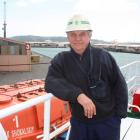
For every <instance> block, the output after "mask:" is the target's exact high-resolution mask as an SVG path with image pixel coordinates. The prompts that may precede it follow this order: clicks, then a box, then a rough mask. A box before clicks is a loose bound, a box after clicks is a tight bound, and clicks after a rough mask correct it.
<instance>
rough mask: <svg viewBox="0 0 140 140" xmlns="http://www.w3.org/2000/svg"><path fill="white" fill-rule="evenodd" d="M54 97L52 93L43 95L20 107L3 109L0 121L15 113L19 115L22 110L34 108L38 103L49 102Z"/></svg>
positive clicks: (0, 113)
mask: <svg viewBox="0 0 140 140" xmlns="http://www.w3.org/2000/svg"><path fill="white" fill-rule="evenodd" d="M52 96H53V95H52V94H51V93H47V94H46V95H42V96H39V97H36V98H33V99H30V100H27V101H26V102H23V103H20V104H18V105H17V104H15V105H13V106H10V107H8V108H4V109H1V110H0V119H2V118H4V117H7V116H9V115H12V114H14V113H17V112H19V111H22V110H24V109H26V108H29V107H31V106H34V105H36V104H38V103H41V102H45V101H48V100H50V99H51V97H52Z"/></svg>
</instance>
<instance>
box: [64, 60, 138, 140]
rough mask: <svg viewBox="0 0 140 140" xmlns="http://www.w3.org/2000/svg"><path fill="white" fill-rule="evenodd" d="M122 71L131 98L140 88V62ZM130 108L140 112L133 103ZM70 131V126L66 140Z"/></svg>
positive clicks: (128, 65) (126, 66)
mask: <svg viewBox="0 0 140 140" xmlns="http://www.w3.org/2000/svg"><path fill="white" fill-rule="evenodd" d="M120 69H121V71H122V73H123V75H124V77H125V80H126V83H127V86H128V92H129V96H131V95H130V94H131V92H132V91H134V90H135V89H136V88H137V86H140V61H134V62H132V63H129V64H126V65H124V66H122V67H120ZM130 83H132V84H130ZM128 106H129V107H135V108H137V109H138V111H140V108H139V107H138V106H136V105H132V104H131V103H129V104H128ZM70 129H71V126H69V129H68V134H67V137H66V140H69V134H70Z"/></svg>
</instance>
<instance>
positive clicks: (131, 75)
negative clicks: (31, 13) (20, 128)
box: [0, 61, 140, 140]
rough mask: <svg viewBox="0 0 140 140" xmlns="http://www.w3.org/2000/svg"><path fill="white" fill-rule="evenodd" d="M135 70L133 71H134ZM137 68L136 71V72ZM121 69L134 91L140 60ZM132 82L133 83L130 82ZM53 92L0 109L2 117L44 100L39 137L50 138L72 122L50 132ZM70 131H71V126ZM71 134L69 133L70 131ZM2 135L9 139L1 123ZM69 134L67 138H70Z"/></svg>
mask: <svg viewBox="0 0 140 140" xmlns="http://www.w3.org/2000/svg"><path fill="white" fill-rule="evenodd" d="M132 70H133V72H132ZM134 70H135V72H134ZM121 71H122V73H123V75H124V77H125V79H126V82H127V84H128V90H129V92H131V91H133V90H134V89H135V87H136V86H138V85H140V61H135V62H132V63H130V64H127V65H125V66H122V67H121ZM130 83H132V84H130ZM52 96H53V95H52V94H51V93H48V94H46V95H42V96H39V97H37V98H34V99H31V100H28V101H26V102H23V103H20V104H18V105H13V106H11V107H8V108H5V109H1V110H0V119H2V118H4V117H7V116H9V115H12V114H14V113H16V112H19V111H21V110H24V109H26V108H29V107H31V106H34V105H36V104H38V103H41V102H44V131H43V135H40V136H38V138H40V137H43V140H50V139H51V138H53V137H54V136H56V135H57V134H58V133H59V132H61V131H62V130H64V129H65V128H66V127H68V126H70V123H69V122H68V123H66V124H65V125H64V126H62V128H60V129H57V130H56V131H54V132H53V133H52V134H50V100H51V98H52ZM68 132H70V127H69V130H68ZM68 135H69V133H68ZM0 136H1V138H2V140H8V138H7V136H6V132H5V130H4V128H3V126H2V124H1V123H0ZM68 137H69V136H67V138H66V139H67V140H68Z"/></svg>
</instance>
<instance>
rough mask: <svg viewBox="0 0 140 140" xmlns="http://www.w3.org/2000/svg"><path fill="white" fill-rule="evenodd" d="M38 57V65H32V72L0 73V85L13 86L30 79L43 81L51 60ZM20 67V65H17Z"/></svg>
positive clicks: (45, 57) (42, 56)
mask: <svg viewBox="0 0 140 140" xmlns="http://www.w3.org/2000/svg"><path fill="white" fill-rule="evenodd" d="M33 54H36V55H40V62H39V63H32V70H31V71H29V72H12V71H11V72H0V85H8V84H14V83H16V82H19V81H25V80H31V79H45V77H46V75H47V72H48V67H49V64H50V61H51V58H49V57H47V56H44V55H41V54H37V53H34V52H33ZM19 66H20V65H19Z"/></svg>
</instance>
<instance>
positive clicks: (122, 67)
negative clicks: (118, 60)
mask: <svg viewBox="0 0 140 140" xmlns="http://www.w3.org/2000/svg"><path fill="white" fill-rule="evenodd" d="M136 63H140V61H134V62H132V63H129V64H126V65H124V66H121V67H120V69H121V70H122V69H124V68H126V67H128V66H130V65H134V64H136Z"/></svg>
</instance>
